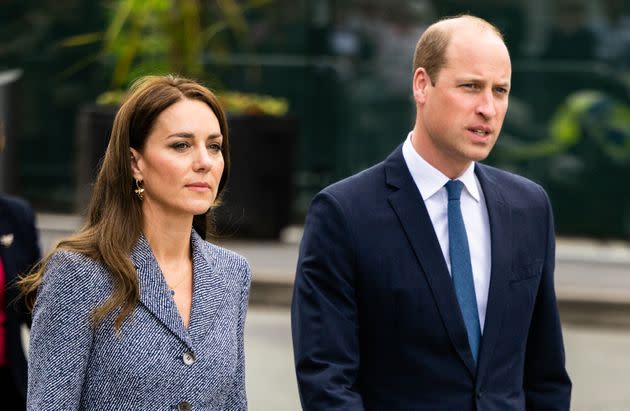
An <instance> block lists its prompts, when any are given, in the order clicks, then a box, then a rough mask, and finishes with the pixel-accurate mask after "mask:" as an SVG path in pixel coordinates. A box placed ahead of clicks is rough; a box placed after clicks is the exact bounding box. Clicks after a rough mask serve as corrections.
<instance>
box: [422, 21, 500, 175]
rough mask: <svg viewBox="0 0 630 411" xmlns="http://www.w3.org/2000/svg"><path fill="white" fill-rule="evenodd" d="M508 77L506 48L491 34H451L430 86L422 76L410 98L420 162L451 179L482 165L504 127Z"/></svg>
mask: <svg viewBox="0 0 630 411" xmlns="http://www.w3.org/2000/svg"><path fill="white" fill-rule="evenodd" d="M511 75H512V66H511V63H510V56H509V54H508V51H507V48H506V47H505V45H504V43H503V41H501V39H500V38H499V37H497V35H496V34H495V33H493V32H491V31H489V30H485V31H481V32H480V31H479V30H475V29H468V28H464V29H460V30H459V31H456V32H455V33H454V34H453V37H452V38H451V41H450V43H449V45H448V48H447V51H446V65H445V66H444V67H443V68H442V69H441V70H440V71H439V73H438V74H437V76H436V78H435V79H434V81H435V86H433V85H432V84H431V82H430V81H429V80H428V76H427V80H426V81H425V82H424V83H422V84H421V85H420V88H421V92H420V93H417V92H416V93H415V94H416V101H417V103H418V125H417V129H418V131H419V133H420V134H421V135H420V136H419V137H420V140H421V143H420V145H421V149H420V150H419V152H420V153H421V155H422V156H423V158H425V160H427V161H428V162H429V163H430V164H432V165H433V166H434V167H436V168H437V169H438V170H440V171H442V172H443V173H444V174H446V175H447V176H449V177H451V178H455V177H458V176H459V175H461V173H463V172H464V171H465V170H466V168H467V167H468V166H469V165H470V162H472V161H480V160H483V159H485V158H486V157H487V156H488V154H489V153H490V150H492V147H493V146H494V143H495V142H496V141H497V138H498V136H499V132H500V131H501V126H502V125H503V119H504V118H505V113H506V112H507V108H508V94H509V90H510V78H511ZM417 77H418V75H416V78H414V83H415V84H414V86H416V87H417V86H418V83H417V82H418V80H417ZM418 96H420V98H418ZM415 145H416V142H415V141H414V146H415Z"/></svg>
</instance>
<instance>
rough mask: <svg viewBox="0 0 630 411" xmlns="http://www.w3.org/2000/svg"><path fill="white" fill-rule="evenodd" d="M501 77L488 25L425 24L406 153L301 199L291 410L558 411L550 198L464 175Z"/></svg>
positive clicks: (473, 166) (500, 114) (503, 81)
mask: <svg viewBox="0 0 630 411" xmlns="http://www.w3.org/2000/svg"><path fill="white" fill-rule="evenodd" d="M510 78H511V63H510V57H509V54H508V50H507V48H506V46H505V44H504V41H503V38H502V36H501V34H500V33H499V31H498V30H497V29H496V28H495V27H494V26H492V25H490V24H489V23H488V22H486V21H485V20H482V19H479V18H476V17H473V16H460V17H456V18H450V19H445V20H442V21H440V22H438V23H436V24H434V25H432V26H430V27H429V28H428V29H427V30H426V32H425V33H424V34H423V35H422V37H421V38H420V40H419V42H418V45H417V47H416V52H415V56H414V74H413V95H414V100H415V104H416V111H417V113H416V119H415V126H414V128H413V130H412V132H411V133H410V134H409V136H408V138H407V139H406V141H405V142H404V143H403V144H402V145H401V146H400V147H398V148H397V149H396V150H395V151H394V152H393V153H392V154H391V155H390V156H389V157H388V158H387V159H386V160H385V161H384V162H382V163H380V164H378V165H376V166H374V167H372V168H370V169H368V170H365V171H363V172H361V173H359V174H357V175H355V176H352V177H350V178H348V179H346V180H343V181H341V182H338V183H336V184H334V185H332V186H330V187H328V188H326V189H324V190H323V191H322V192H320V193H319V194H318V195H317V196H316V197H315V198H314V200H313V202H312V204H311V208H310V210H309V213H308V216H307V219H306V224H305V228H304V237H303V240H302V244H301V249H300V257H299V261H298V267H297V275H296V280H295V289H294V297H293V306H292V329H293V345H294V352H295V362H296V371H297V378H298V384H299V389H300V398H301V401H302V406H303V407H304V409H306V410H361V409H372V410H457V411H465V410H475V409H476V410H501V411H505V410H525V409H528V410H530V409H531V410H568V409H569V401H570V392H571V382H570V380H569V377H568V375H567V372H566V370H565V365H564V349H563V342H562V333H561V328H560V321H559V315H558V309H557V304H556V297H555V293H554V284H553V271H554V254H555V240H554V226H553V219H552V214H551V208H550V205H549V201H548V198H547V195H546V194H545V192H544V191H543V189H542V188H541V187H540V186H538V185H536V184H534V183H532V182H530V181H528V180H526V179H524V178H522V177H518V176H515V175H513V174H509V173H507V172H503V171H500V170H497V169H494V168H491V167H488V166H484V165H481V164H478V163H476V162H477V161H480V160H483V159H485V158H486V157H487V155H488V154H489V153H490V150H491V149H492V147H493V145H494V143H495V142H496V140H497V138H498V136H499V132H500V130H501V126H502V124H503V119H504V117H505V114H506V111H507V108H508V94H509V89H510Z"/></svg>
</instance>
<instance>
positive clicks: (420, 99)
mask: <svg viewBox="0 0 630 411" xmlns="http://www.w3.org/2000/svg"><path fill="white" fill-rule="evenodd" d="M429 87H431V78H430V77H429V73H427V71H426V70H425V69H424V67H418V68H417V69H416V71H415V72H414V73H413V99H414V100H415V102H416V104H423V103H424V102H425V100H426V95H427V89H428V88H429Z"/></svg>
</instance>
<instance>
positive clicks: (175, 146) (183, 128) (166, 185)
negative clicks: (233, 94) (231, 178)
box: [131, 99, 224, 217]
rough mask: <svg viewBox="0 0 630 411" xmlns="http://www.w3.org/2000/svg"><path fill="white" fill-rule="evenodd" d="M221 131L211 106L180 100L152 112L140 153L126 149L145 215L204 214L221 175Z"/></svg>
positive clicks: (213, 196) (217, 186)
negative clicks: (152, 121)
mask: <svg viewBox="0 0 630 411" xmlns="http://www.w3.org/2000/svg"><path fill="white" fill-rule="evenodd" d="M222 143H223V136H222V135H221V128H220V126H219V121H218V120H217V117H216V116H215V115H214V112H213V111H212V109H211V108H210V107H209V106H208V105H207V104H206V103H204V102H202V101H199V100H191V99H183V100H180V101H178V102H177V103H175V104H173V105H172V106H170V107H168V108H167V109H166V110H164V111H163V112H162V113H160V115H159V116H158V117H157V119H156V121H155V124H154V126H153V129H152V131H151V133H150V134H149V136H148V137H147V139H146V141H145V144H144V148H143V149H142V152H140V151H137V150H135V149H133V148H132V149H131V153H132V160H131V162H132V170H133V175H134V178H135V179H137V180H142V181H143V184H144V190H145V191H144V199H143V203H142V208H143V211H144V214H145V216H147V215H154V216H165V217H166V216H168V217H177V216H183V215H186V216H193V215H197V214H204V213H205V212H207V211H208V209H209V208H210V207H211V206H212V204H213V203H214V201H215V199H216V197H217V192H218V189H219V182H220V181H221V175H222V174H223V166H224V163H223V154H222V153H221V144H222Z"/></svg>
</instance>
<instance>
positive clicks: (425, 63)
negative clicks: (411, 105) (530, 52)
mask: <svg viewBox="0 0 630 411" xmlns="http://www.w3.org/2000/svg"><path fill="white" fill-rule="evenodd" d="M457 20H467V21H469V22H471V23H473V24H475V25H477V26H478V27H479V29H480V30H491V31H493V32H494V33H495V34H496V35H497V36H498V37H499V38H500V39H501V40H502V41H505V40H504V39H503V34H502V33H501V30H499V29H498V28H497V27H496V26H494V25H493V24H491V23H489V22H488V21H486V20H484V19H482V18H480V17H476V16H472V15H470V14H461V15H458V16H454V17H445V18H443V19H441V20H439V21H438V22H436V23H433V24H432V25H430V26H429V27H428V28H427V29H426V30H425V31H424V33H422V36H420V39H419V40H418V44H416V51H415V52H414V56H413V72H414V73H415V71H416V70H417V69H418V68H419V67H424V69H425V70H426V71H427V74H428V75H429V78H430V79H431V84H432V85H435V82H436V80H437V77H438V74H439V73H440V70H441V69H442V67H444V65H445V64H446V48H447V47H448V44H449V42H450V40H451V37H452V34H453V31H454V30H456V28H455V27H454V24H452V23H454V22H456V21H457Z"/></svg>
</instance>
